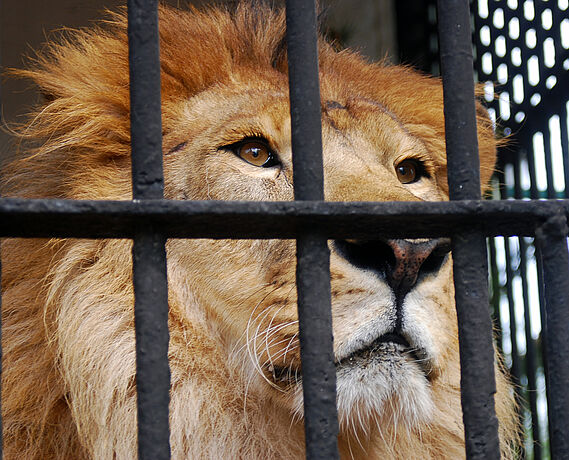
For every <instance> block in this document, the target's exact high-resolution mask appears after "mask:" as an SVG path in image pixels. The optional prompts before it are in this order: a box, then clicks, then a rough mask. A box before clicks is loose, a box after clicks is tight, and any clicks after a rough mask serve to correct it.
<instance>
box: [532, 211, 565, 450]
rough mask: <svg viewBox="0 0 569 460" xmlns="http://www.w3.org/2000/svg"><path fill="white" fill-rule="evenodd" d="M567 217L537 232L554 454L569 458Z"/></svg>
mask: <svg viewBox="0 0 569 460" xmlns="http://www.w3.org/2000/svg"><path fill="white" fill-rule="evenodd" d="M567 232H568V228H567V216H566V215H562V214H557V215H553V216H552V217H551V218H550V219H549V220H548V221H547V222H546V223H545V224H544V225H543V226H541V227H540V228H538V229H537V231H536V240H537V243H538V245H539V249H540V252H541V259H542V262H543V277H544V281H545V283H544V284H545V299H546V300H545V309H546V315H545V324H546V330H547V334H546V336H545V349H546V356H547V379H548V383H549V385H548V390H549V391H548V412H549V425H550V428H549V430H550V436H551V440H550V442H551V457H552V458H555V459H557V458H569V424H567V414H569V395H568V394H567V382H569V362H568V361H567V355H568V354H569V328H568V325H569V309H568V308H567V307H568V306H569V254H568V252H567Z"/></svg>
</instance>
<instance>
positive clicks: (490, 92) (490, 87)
mask: <svg viewBox="0 0 569 460" xmlns="http://www.w3.org/2000/svg"><path fill="white" fill-rule="evenodd" d="M484 99H486V100H487V101H488V102H491V101H493V100H494V83H492V82H491V81H487V82H486V83H484Z"/></svg>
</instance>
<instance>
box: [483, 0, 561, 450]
mask: <svg viewBox="0 0 569 460" xmlns="http://www.w3.org/2000/svg"><path fill="white" fill-rule="evenodd" d="M568 8H569V3H568V2H567V0H532V1H529V0H507V1H495V0H477V1H476V2H474V3H473V8H472V9H473V15H474V19H475V25H476V27H475V32H474V37H473V38H474V43H475V48H476V54H477V59H476V70H477V73H478V79H479V81H481V82H483V83H484V89H485V97H486V100H487V102H488V104H489V106H490V113H491V114H492V115H493V116H494V118H495V119H497V122H498V125H499V126H500V129H501V130H502V131H503V133H504V135H511V141H510V143H509V145H507V146H506V147H504V148H502V149H500V152H499V165H498V174H497V175H496V178H495V183H494V196H495V198H498V199H527V198H531V199H537V198H567V197H569V189H568V188H567V184H569V140H568V136H567V128H568V125H567V123H568V117H567V114H568V109H569V91H568V88H569V78H568V73H567V70H568V69H569V19H568V18H567V15H568V12H569V10H568ZM489 248H490V257H491V264H492V265H493V267H494V269H493V274H492V279H493V283H492V284H493V286H492V303H493V305H494V308H495V311H496V316H497V321H499V324H500V325H501V331H502V335H501V340H500V345H501V346H502V348H503V349H504V351H505V354H506V358H507V363H508V365H509V367H510V369H511V373H512V376H513V379H514V381H515V383H516V384H517V385H518V386H517V397H518V400H519V401H520V403H521V406H522V410H521V414H520V415H521V417H522V419H523V423H524V431H525V439H526V443H525V448H526V455H527V456H528V458H534V459H536V460H539V459H541V458H550V456H551V455H552V454H553V453H554V452H551V451H550V446H549V444H550V443H549V441H550V439H551V438H552V437H553V436H554V433H553V431H552V430H553V429H554V428H553V427H552V426H551V425H550V423H551V424H555V423H561V422H560V421H559V422H555V421H553V420H552V418H551V419H550V420H549V421H548V402H549V404H555V402H554V401H553V400H552V399H551V396H552V393H553V392H556V391H558V389H555V388H553V387H552V386H551V383H549V382H551V378H547V374H549V372H548V371H547V370H548V367H549V368H551V371H553V372H555V370H554V369H553V367H555V365H554V364H553V363H552V362H551V359H554V358H553V356H551V355H550V353H552V354H553V355H555V354H556V353H557V351H556V349H555V348H554V347H553V346H552V345H550V347H551V348H550V353H548V354H547V358H546V356H544V355H543V352H544V348H546V347H545V346H544V345H545V344H547V343H549V341H550V340H553V339H557V338H559V337H560V335H559V334H563V333H561V332H557V331H552V330H551V327H553V326H552V325H553V323H552V322H551V318H549V317H547V316H548V312H546V304H547V303H548V302H547V301H546V299H545V293H544V290H543V276H544V266H543V263H542V256H541V255H540V254H539V248H536V245H535V241H534V239H533V238H522V237H510V238H496V239H495V240H493V241H491V242H490V244H489ZM544 248H545V246H544ZM543 257H545V254H543ZM559 264H560V266H563V265H561V264H564V265H566V264H567V263H566V262H564V263H563V262H559ZM552 300H553V299H552ZM552 300H550V301H549V303H550V302H551V301H552ZM546 317H547V318H546ZM546 319H547V324H546ZM548 336H549V337H548ZM550 417H554V415H552V414H550ZM552 442H554V441H552ZM552 447H553V446H552Z"/></svg>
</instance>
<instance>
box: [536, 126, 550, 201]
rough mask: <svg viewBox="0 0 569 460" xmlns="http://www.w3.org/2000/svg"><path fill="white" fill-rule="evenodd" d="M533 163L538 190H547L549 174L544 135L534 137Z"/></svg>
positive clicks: (537, 134)
mask: <svg viewBox="0 0 569 460" xmlns="http://www.w3.org/2000/svg"><path fill="white" fill-rule="evenodd" d="M532 141H533V161H534V165H535V179H536V185H537V188H538V190H540V191H544V190H546V189H547V172H546V169H545V150H544V144H543V134H542V133H540V132H537V133H535V134H534V135H533V139H532Z"/></svg>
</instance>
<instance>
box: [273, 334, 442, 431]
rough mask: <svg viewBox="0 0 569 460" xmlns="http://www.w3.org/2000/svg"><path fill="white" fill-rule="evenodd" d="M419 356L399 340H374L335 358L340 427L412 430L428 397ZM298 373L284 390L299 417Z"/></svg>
mask: <svg viewBox="0 0 569 460" xmlns="http://www.w3.org/2000/svg"><path fill="white" fill-rule="evenodd" d="M420 356H421V354H420V352H417V351H416V350H413V349H410V348H409V347H408V346H407V344H405V343H397V341H395V342H393V341H387V342H384V341H377V342H374V343H373V344H372V345H370V346H369V347H366V348H365V349H362V350H359V351H358V352H355V353H353V354H352V355H350V356H348V357H346V358H344V359H342V360H340V361H339V362H337V363H336V370H337V372H336V376H337V405H338V417H339V422H340V428H341V431H343V432H344V433H346V432H352V433H354V434H356V435H357V436H358V437H359V436H361V434H362V433H364V434H365V433H371V432H373V431H374V428H378V429H380V430H381V427H382V426H383V427H385V426H386V425H395V426H398V427H405V428H407V429H410V430H412V429H413V428H417V427H419V426H421V425H423V424H425V423H428V422H430V421H431V420H432V417H433V413H434V402H433V398H432V394H431V383H430V381H429V372H428V369H429V367H428V366H427V365H426V364H425V360H424V359H421V358H420ZM289 375H290V374H289ZM299 377H300V376H299V374H296V379H295V381H294V382H292V381H290V380H289V381H288V382H287V387H288V392H287V393H288V395H289V396H292V397H293V400H294V403H293V404H294V412H295V413H296V416H299V417H301V416H302V413H303V407H302V384H301V378H299ZM280 384H281V385H283V382H282V381H281V382H280ZM291 390H292V391H291ZM293 395H294V396H293Z"/></svg>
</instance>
